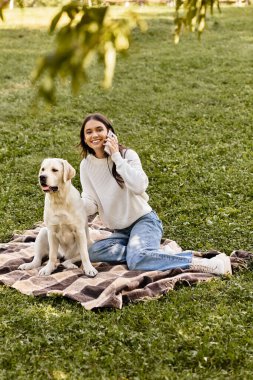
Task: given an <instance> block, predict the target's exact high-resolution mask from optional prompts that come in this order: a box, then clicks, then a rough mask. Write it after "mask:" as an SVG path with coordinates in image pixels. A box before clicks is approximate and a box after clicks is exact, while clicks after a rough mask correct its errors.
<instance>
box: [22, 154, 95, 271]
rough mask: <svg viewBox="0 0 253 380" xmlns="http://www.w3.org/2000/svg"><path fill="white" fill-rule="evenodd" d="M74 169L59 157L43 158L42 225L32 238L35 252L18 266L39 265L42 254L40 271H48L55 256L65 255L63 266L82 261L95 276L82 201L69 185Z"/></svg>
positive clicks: (33, 266)
mask: <svg viewBox="0 0 253 380" xmlns="http://www.w3.org/2000/svg"><path fill="white" fill-rule="evenodd" d="M75 174H76V172H75V169H74V168H73V167H72V166H71V165H70V164H69V163H68V162H67V161H66V160H62V159H60V158H46V159H45V160H44V161H43V162H42V165H41V168H40V172H39V182H40V185H41V188H42V190H43V191H44V192H45V193H46V196H45V207H44V222H45V225H46V227H43V228H42V229H41V230H40V232H39V234H38V236H37V238H36V241H35V255H34V258H33V261H32V262H31V263H27V264H22V265H20V266H19V269H23V270H24V269H33V268H38V267H40V266H41V262H42V259H43V257H44V256H46V255H48V256H49V260H48V263H47V264H46V265H45V266H44V267H42V269H40V271H39V274H40V275H46V276H48V275H50V274H51V273H52V272H53V271H54V270H55V269H56V266H57V257H58V256H60V257H64V259H65V261H64V262H63V263H62V264H63V265H64V267H65V268H77V266H76V265H75V264H74V263H75V262H77V261H80V259H81V261H82V264H83V269H84V272H85V274H86V275H87V276H90V277H94V276H96V274H97V270H96V269H95V268H94V267H93V266H92V265H91V262H90V259H89V254H88V244H90V243H91V241H90V239H89V231H88V221H87V216H86V212H85V208H84V204H83V202H82V199H81V197H80V194H79V192H78V190H77V189H76V188H75V187H74V186H73V185H72V183H71V179H72V178H73V177H74V176H75Z"/></svg>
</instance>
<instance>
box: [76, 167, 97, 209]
mask: <svg viewBox="0 0 253 380" xmlns="http://www.w3.org/2000/svg"><path fill="white" fill-rule="evenodd" d="M84 166H85V165H84V160H83V161H82V162H81V164H80V181H81V185H82V194H81V197H82V200H83V202H84V206H85V210H86V212H87V215H93V214H95V213H96V212H97V211H98V207H97V204H96V201H95V197H94V195H93V191H92V186H91V183H90V180H89V178H88V176H87V173H86V170H85V168H84Z"/></svg>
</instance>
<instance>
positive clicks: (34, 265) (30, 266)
mask: <svg viewBox="0 0 253 380" xmlns="http://www.w3.org/2000/svg"><path fill="white" fill-rule="evenodd" d="M39 266H40V264H37V263H34V262H33V261H32V262H31V263H26V264H21V265H19V267H18V269H20V270H29V269H34V268H38V267H39Z"/></svg>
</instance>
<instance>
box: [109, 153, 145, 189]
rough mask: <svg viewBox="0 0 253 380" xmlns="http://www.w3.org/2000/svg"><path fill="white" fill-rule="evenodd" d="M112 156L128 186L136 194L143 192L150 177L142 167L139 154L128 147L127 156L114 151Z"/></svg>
mask: <svg viewBox="0 0 253 380" xmlns="http://www.w3.org/2000/svg"><path fill="white" fill-rule="evenodd" d="M111 157H112V160H113V161H114V162H115V165H116V169H117V172H118V173H119V174H120V175H121V177H122V178H123V180H124V182H125V185H126V187H127V188H128V189H130V190H131V191H132V192H133V193H135V194H139V195H140V194H143V193H144V192H145V191H146V189H147V187H148V177H147V175H146V173H145V172H144V170H143V169H142V165H141V161H140V158H139V156H138V154H137V153H136V152H134V151H133V150H131V149H128V150H127V151H126V157H125V158H123V157H122V156H121V154H120V153H119V152H117V153H114V154H113V155H112V156H111Z"/></svg>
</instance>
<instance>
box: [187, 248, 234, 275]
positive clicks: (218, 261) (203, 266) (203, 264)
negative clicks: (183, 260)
mask: <svg viewBox="0 0 253 380" xmlns="http://www.w3.org/2000/svg"><path fill="white" fill-rule="evenodd" d="M190 269H193V270H197V271H198V272H203V273H212V274H218V275H222V274H226V273H230V274H232V269H231V263H230V258H229V257H228V256H227V255H225V253H221V254H219V255H217V256H215V257H213V258H212V259H201V258H197V257H193V258H192V263H191V265H190Z"/></svg>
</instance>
